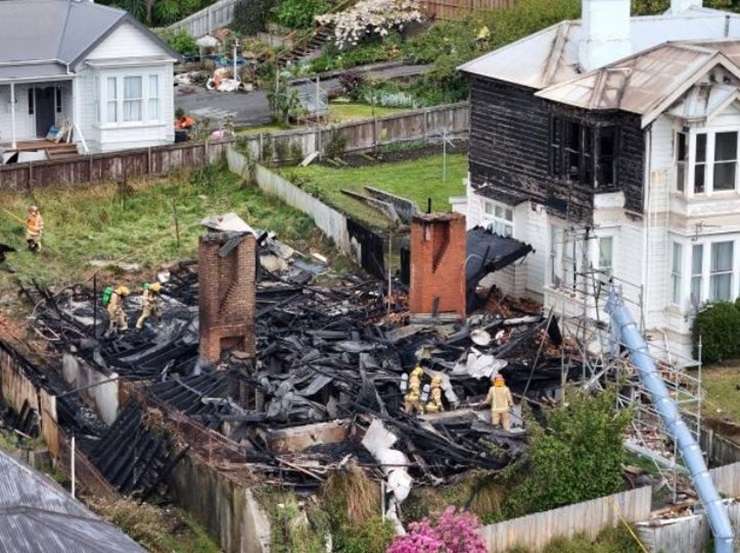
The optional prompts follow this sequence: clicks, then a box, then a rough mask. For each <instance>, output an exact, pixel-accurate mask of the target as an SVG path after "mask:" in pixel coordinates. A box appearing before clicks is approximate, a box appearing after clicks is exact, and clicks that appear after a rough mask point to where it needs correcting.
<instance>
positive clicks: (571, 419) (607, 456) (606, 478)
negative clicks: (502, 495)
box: [506, 390, 632, 516]
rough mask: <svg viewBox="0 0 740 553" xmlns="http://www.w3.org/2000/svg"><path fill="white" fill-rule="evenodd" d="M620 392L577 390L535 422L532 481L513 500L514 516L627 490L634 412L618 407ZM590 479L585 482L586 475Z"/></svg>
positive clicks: (510, 509) (532, 426)
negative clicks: (627, 438) (627, 446)
mask: <svg viewBox="0 0 740 553" xmlns="http://www.w3.org/2000/svg"><path fill="white" fill-rule="evenodd" d="M615 394H616V392H615V391H614V390H608V391H606V392H602V393H600V394H598V395H596V396H590V395H588V394H587V393H586V392H582V391H575V392H572V393H571V394H569V396H568V398H567V400H568V401H567V403H566V404H565V406H563V407H556V408H553V409H551V410H549V411H548V412H547V413H546V417H547V424H546V427H545V428H543V427H540V426H539V425H537V424H536V423H535V422H534V421H532V423H531V424H530V431H531V435H532V439H531V445H530V450H529V463H528V465H529V466H528V467H527V470H526V480H524V481H523V482H522V483H521V484H519V485H518V486H516V488H515V489H514V490H513V492H512V493H511V494H510V495H509V497H508V498H507V504H506V509H507V511H508V514H509V515H510V516H521V515H524V514H528V513H532V512H537V511H545V510H548V509H554V508H556V507H561V506H563V505H570V504H571V503H578V502H580V501H587V500H589V499H594V498H597V497H602V496H605V495H609V494H612V493H616V492H618V491H620V490H621V489H622V486H623V480H622V468H621V467H622V464H623V462H624V459H625V457H624V455H625V453H624V448H623V446H622V440H623V434H624V431H625V429H626V427H627V425H628V424H629V422H630V420H631V417H632V414H631V413H630V412H629V411H619V410H617V408H616V397H615ZM586 474H587V475H588V477H587V478H584V475H586Z"/></svg>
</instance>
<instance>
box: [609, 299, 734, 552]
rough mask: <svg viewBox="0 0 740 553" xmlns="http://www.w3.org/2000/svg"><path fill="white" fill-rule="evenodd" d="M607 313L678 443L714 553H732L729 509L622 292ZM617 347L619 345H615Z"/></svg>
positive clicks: (732, 538)
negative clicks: (707, 520)
mask: <svg viewBox="0 0 740 553" xmlns="http://www.w3.org/2000/svg"><path fill="white" fill-rule="evenodd" d="M606 312H607V313H608V314H609V316H610V317H611V320H612V323H613V325H614V329H615V332H616V334H617V336H618V337H619V338H620V343H621V344H622V345H624V346H625V347H626V348H627V349H628V350H629V355H630V359H631V360H632V363H633V364H634V365H635V367H637V370H638V372H639V374H640V380H641V381H642V384H643V386H645V388H646V389H647V390H648V392H649V393H650V398H651V399H652V401H653V404H654V405H655V408H656V410H657V411H658V413H659V414H660V416H661V418H662V420H663V423H664V424H665V426H666V428H667V429H668V431H669V432H670V434H671V435H672V436H673V437H674V439H675V440H676V444H677V446H678V450H679V451H680V452H681V456H682V457H683V460H684V462H685V463H686V467H687V468H688V471H689V474H690V475H691V480H692V481H693V483H694V488H696V491H697V493H698V494H699V499H700V500H701V502H702V505H703V506H704V510H705V512H706V514H707V518H708V519H709V526H710V527H711V529H712V535H713V536H714V551H715V553H733V550H734V549H733V543H734V534H733V531H732V525H731V524H730V518H729V516H728V514H727V508H726V507H725V505H724V504H723V503H722V499H721V498H720V496H719V494H718V493H717V489H716V488H715V487H714V483H713V482H712V478H711V476H710V475H709V471H708V470H707V466H706V464H705V463H704V457H703V456H702V452H701V448H700V447H699V444H697V443H696V440H694V437H693V436H692V435H691V432H690V431H689V428H688V426H686V423H685V422H684V421H683V419H682V418H681V414H680V412H679V410H678V407H676V403H675V402H674V401H673V399H672V398H671V396H670V393H669V392H668V388H667V387H666V385H665V382H664V381H663V378H662V377H661V376H660V373H659V372H658V370H657V368H656V366H655V362H654V361H653V359H652V357H651V356H650V352H649V350H648V346H647V343H645V340H644V339H643V337H642V335H641V334H640V331H639V328H638V327H637V324H635V321H634V319H633V318H632V315H631V314H630V312H629V311H628V309H627V307H626V306H625V305H624V301H623V300H622V295H621V292H620V291H618V290H617V289H616V287H614V286H612V287H611V289H610V290H609V299H608V300H607V303H606ZM614 345H615V346H617V348H618V345H619V344H614Z"/></svg>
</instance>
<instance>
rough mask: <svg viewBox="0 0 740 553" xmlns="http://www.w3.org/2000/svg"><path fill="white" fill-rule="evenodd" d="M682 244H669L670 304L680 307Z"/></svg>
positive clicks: (681, 293)
mask: <svg viewBox="0 0 740 553" xmlns="http://www.w3.org/2000/svg"><path fill="white" fill-rule="evenodd" d="M682 287H683V244H682V243H681V242H676V241H675V240H674V241H673V242H672V243H671V303H672V304H673V305H678V306H679V307H680V306H681V305H682V303H683V302H682V298H683V289H682Z"/></svg>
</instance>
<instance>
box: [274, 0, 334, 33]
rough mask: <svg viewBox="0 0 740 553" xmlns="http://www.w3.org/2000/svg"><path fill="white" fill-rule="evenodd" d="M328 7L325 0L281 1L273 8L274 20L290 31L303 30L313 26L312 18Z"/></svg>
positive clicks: (327, 9)
mask: <svg viewBox="0 0 740 553" xmlns="http://www.w3.org/2000/svg"><path fill="white" fill-rule="evenodd" d="M330 7H331V4H329V2H327V1H326V0H281V2H280V4H279V5H278V7H277V8H275V20H276V21H277V22H278V23H280V25H283V26H285V27H290V28H291V29H305V28H307V27H311V26H312V25H313V22H314V17H316V16H317V15H320V14H322V13H325V12H327V11H329V8H330Z"/></svg>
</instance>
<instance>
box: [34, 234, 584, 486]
mask: <svg viewBox="0 0 740 553" xmlns="http://www.w3.org/2000/svg"><path fill="white" fill-rule="evenodd" d="M258 243H259V244H260V250H259V259H260V264H259V268H258V279H257V291H256V297H257V309H256V313H255V319H256V334H257V336H256V341H257V347H256V352H257V353H256V358H251V357H250V356H249V355H247V354H245V353H244V352H239V351H232V352H231V353H229V354H226V355H225V356H224V357H222V361H221V363H220V364H219V365H218V366H216V367H212V366H207V365H204V364H203V363H200V362H199V360H198V291H199V290H198V288H199V286H198V276H197V271H196V269H195V267H194V266H193V265H192V264H181V265H179V266H177V267H174V268H172V269H170V271H169V272H163V273H160V275H159V279H158V280H159V282H160V283H161V292H160V296H161V301H162V316H161V319H160V320H158V321H157V320H148V321H147V323H146V325H144V328H143V330H136V329H132V330H129V331H127V332H124V333H119V334H116V335H106V329H107V327H108V321H107V319H106V315H105V309H104V308H103V307H102V306H101V305H100V304H99V303H100V302H99V301H98V300H99V296H100V292H101V290H100V287H96V288H97V289H93V290H91V289H90V288H89V287H86V288H83V287H81V286H76V287H71V288H68V289H65V290H62V291H60V292H58V293H57V294H54V295H52V294H51V293H49V292H48V291H46V290H42V289H38V290H36V291H27V293H28V294H29V295H33V296H35V297H36V298H37V299H38V300H39V302H38V307H37V310H36V312H35V314H34V325H35V329H36V331H37V333H38V334H39V335H40V336H43V337H45V338H46V339H47V340H48V341H49V342H50V343H51V344H53V345H54V347H55V348H56V349H57V351H59V352H60V354H67V355H70V354H71V355H73V356H74V357H75V358H76V359H77V362H78V363H80V364H82V365H85V366H87V367H89V368H92V369H93V370H94V371H96V372H98V373H101V374H103V375H111V374H114V373H115V374H116V375H118V376H119V377H120V378H121V379H123V380H126V381H133V382H137V383H139V389H141V390H143V393H144V394H145V395H146V396H147V397H149V398H151V400H152V401H153V402H156V403H157V404H161V405H164V406H167V408H168V409H172V410H175V411H177V412H179V413H181V414H183V415H185V416H187V417H188V418H189V419H191V420H192V421H194V422H195V423H197V424H198V425H202V427H204V428H207V429H210V430H213V431H216V432H218V433H220V434H222V435H223V436H225V437H226V438H228V439H229V440H231V441H232V442H233V443H236V444H238V445H239V448H240V449H239V451H240V455H243V461H244V463H245V464H248V465H249V467H250V468H251V469H252V470H253V471H255V472H257V473H259V474H261V476H262V478H263V480H264V481H265V482H279V483H281V484H283V485H291V486H294V487H296V488H299V489H309V490H310V489H311V488H314V487H316V486H318V485H319V484H320V483H321V481H322V480H323V479H324V476H325V475H327V474H328V472H329V471H330V470H332V469H333V468H336V467H337V466H340V465H343V464H346V463H347V461H348V459H349V458H351V457H354V458H355V459H356V460H357V461H358V462H359V463H360V464H361V465H362V466H364V467H366V468H369V469H371V470H374V471H375V473H376V475H377V476H378V477H379V478H388V479H391V478H393V479H395V480H397V479H398V478H399V475H397V474H396V475H394V476H392V475H391V474H389V473H388V471H387V468H388V467H387V466H385V465H387V463H386V462H384V461H383V460H382V458H380V459H379V458H378V456H381V457H382V456H387V455H388V452H387V451H386V452H381V451H380V450H378V449H377V448H375V450H374V451H372V450H371V449H372V446H371V447H370V448H369V447H368V445H369V444H368V443H367V442H365V441H363V437H365V436H366V433H367V431H368V429H370V428H373V427H375V428H376V430H375V432H377V431H378V430H377V427H378V425H381V426H382V427H383V428H384V431H385V432H389V433H391V434H393V435H394V436H395V437H396V439H397V441H396V445H395V446H394V447H395V449H394V450H393V451H397V453H391V454H390V455H391V456H394V455H396V456H402V457H403V458H405V459H407V463H405V465H406V466H405V469H406V470H407V471H408V474H410V475H411V476H412V477H413V478H414V479H415V480H420V481H425V482H428V483H434V484H439V483H442V482H445V481H446V480H448V479H449V478H451V477H453V476H454V475H457V474H459V473H461V472H463V471H466V470H468V469H471V468H476V467H477V468H484V469H490V470H498V469H502V468H504V467H506V466H507V465H509V464H510V463H511V462H513V461H514V460H515V459H516V458H517V457H518V456H519V455H521V453H522V452H523V451H524V448H525V447H526V435H527V433H526V430H525V429H524V428H523V422H522V418H521V415H520V409H515V410H514V413H513V428H512V429H511V431H510V432H506V431H504V430H501V429H498V428H495V427H493V426H492V425H491V424H490V423H489V422H488V420H487V419H486V414H487V411H486V410H483V411H481V407H482V402H483V401H484V399H485V398H486V394H487V392H488V390H489V387H490V382H491V379H492V378H493V377H494V376H496V375H497V374H500V375H503V376H504V377H505V378H506V382H507V383H508V385H509V387H510V389H511V391H512V392H513V394H514V396H515V397H519V398H521V397H522V396H523V395H526V396H527V397H528V398H532V399H534V400H536V401H537V402H542V401H545V402H547V401H549V398H552V397H554V396H555V395H556V394H557V393H558V390H559V389H560V387H561V385H562V381H563V378H564V377H565V378H569V377H571V376H572V377H573V378H578V377H579V376H580V371H581V369H580V367H576V366H572V367H570V368H569V369H566V370H567V371H570V372H571V373H572V374H568V373H566V374H565V375H563V372H562V371H563V368H562V366H561V365H562V364H561V359H560V356H559V354H557V351H558V347H557V346H559V345H560V341H562V338H561V337H560V332H559V329H558V326H557V321H556V320H555V319H553V318H552V317H549V318H546V317H544V316H543V315H542V314H536V315H532V314H531V313H524V312H517V311H516V310H515V309H512V311H511V312H510V316H507V317H501V316H498V315H495V314H491V313H486V312H482V313H479V314H475V315H473V316H471V317H469V318H468V319H467V320H466V321H464V322H450V321H449V320H446V321H445V320H435V319H434V318H426V319H415V318H414V317H413V316H411V315H410V314H409V313H408V312H407V311H406V308H405V304H404V302H403V298H402V297H401V296H398V295H396V296H394V301H395V303H394V304H392V305H390V306H389V305H388V303H387V297H386V296H385V291H384V287H383V283H381V282H378V281H374V280H367V279H365V278H362V277H360V276H358V275H345V276H341V277H334V279H333V281H332V282H331V283H330V284H322V282H323V280H322V279H317V276H319V275H321V274H322V273H323V272H325V271H326V269H327V268H326V266H325V265H324V264H323V263H322V262H321V260H320V258H316V257H312V258H305V257H303V256H301V255H300V254H298V253H297V252H295V251H294V250H292V249H290V248H289V247H287V246H286V245H284V244H282V243H280V242H279V241H277V240H276V239H275V238H274V237H273V236H271V235H268V234H267V233H263V234H261V235H260V236H259V238H258ZM397 286H400V283H397ZM124 309H125V311H126V314H127V316H128V320H131V321H134V320H136V318H137V317H138V313H139V312H140V310H141V300H140V298H139V295H138V294H136V293H133V294H131V296H130V297H129V298H127V302H126V304H125V306H124ZM417 366H420V367H421V371H422V373H423V375H422V377H421V383H422V387H423V391H422V392H421V395H422V398H421V403H422V404H426V402H428V401H429V397H428V395H429V382H430V381H431V380H432V378H434V377H436V379H435V382H437V383H440V386H441V389H442V391H443V393H442V399H441V401H440V402H439V403H440V405H441V409H437V411H438V412H434V413H431V412H430V413H427V414H426V415H423V416H415V415H412V414H410V413H407V412H405V410H404V394H405V386H407V384H408V381H407V374H408V373H409V372H410V371H411V370H412V369H414V368H415V367H417ZM425 394H426V397H425ZM142 423H143V421H142V417H141V416H140V415H137V414H136V413H134V411H131V410H130V409H128V408H127V409H125V410H123V411H122V413H121V414H120V415H119V418H118V420H117V421H116V423H114V425H113V426H112V427H111V428H110V429H109V430H108V431H107V433H106V434H105V436H103V437H102V438H101V439H98V440H97V446H96V447H94V448H92V449H91V451H92V457H93V459H96V460H97V462H98V463H101V464H102V463H103V462H105V466H106V467H107V466H109V465H110V464H111V463H112V461H111V459H112V458H113V457H115V455H116V453H115V452H116V451H121V448H124V449H127V450H130V451H133V452H134V453H128V454H127V455H128V456H129V457H130V456H131V455H133V456H134V457H136V456H138V457H136V458H137V459H138V462H139V463H144V464H148V463H150V460H148V459H147V455H148V453H147V451H149V449H150V448H149V446H150V445H151V441H152V438H151V436H147V435H146V432H145V431H141V432H140V431H136V432H134V430H133V429H135V428H142ZM129 432H130V433H131V435H132V436H134V437H130V438H129V439H126V440H118V439H117V438H116V439H114V438H112V437H111V436H121V435H122V434H127V433H129ZM132 440H133V445H132ZM144 445H147V449H143V446H144ZM156 447H157V448H158V449H161V450H162V452H163V455H162V457H161V458H160V459H159V460H158V461H157V462H156V463H154V462H153V461H152V463H154V464H155V465H156V466H157V467H158V471H159V472H158V473H157V474H161V473H162V471H165V469H166V468H167V467H169V465H170V462H169V461H171V460H172V459H173V455H174V457H177V455H176V454H173V453H172V452H171V451H169V450H168V448H167V447H165V446H164V445H163V444H160V445H157V446H156ZM121 463H124V464H125V463H128V464H126V466H127V467H128V466H130V464H131V463H130V462H128V461H127V462H124V461H121ZM116 466H118V465H116ZM134 473H136V471H133V472H130V471H127V474H123V473H122V472H119V471H117V470H112V469H111V471H110V477H111V478H112V481H113V482H115V484H116V485H117V486H119V487H120V488H121V489H123V490H128V489H130V488H131V487H132V486H136V483H135V482H133V481H132V480H131V478H132V475H133V474H134ZM157 474H153V475H150V476H149V477H144V476H142V477H141V478H140V479H143V480H142V486H141V487H143V488H144V489H149V488H150V487H151V486H152V485H154V484H153V483H154V482H156V481H157V479H158V476H157ZM389 485H390V480H389ZM401 495H402V494H401ZM399 500H402V499H400V498H399Z"/></svg>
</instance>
